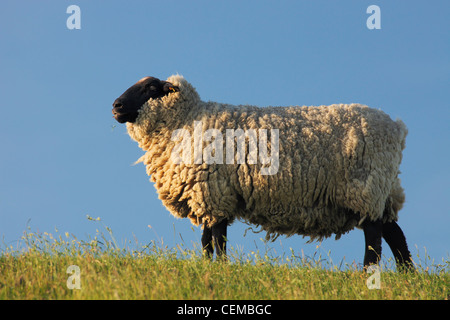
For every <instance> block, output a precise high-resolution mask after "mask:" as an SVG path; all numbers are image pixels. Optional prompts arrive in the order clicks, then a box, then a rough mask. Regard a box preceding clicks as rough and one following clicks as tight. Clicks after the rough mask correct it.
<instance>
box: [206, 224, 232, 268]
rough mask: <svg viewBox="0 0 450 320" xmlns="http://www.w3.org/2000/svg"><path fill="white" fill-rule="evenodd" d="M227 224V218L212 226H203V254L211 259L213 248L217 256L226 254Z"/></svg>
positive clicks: (220, 256) (224, 256)
mask: <svg viewBox="0 0 450 320" xmlns="http://www.w3.org/2000/svg"><path fill="white" fill-rule="evenodd" d="M227 225H228V220H227V219H224V220H222V221H220V222H219V223H217V224H215V225H214V226H212V227H207V226H205V227H204V228H203V235H202V248H203V254H204V255H205V256H206V257H207V258H209V259H212V257H213V254H214V250H216V256H217V257H218V258H226V255H227V242H226V239H227Z"/></svg>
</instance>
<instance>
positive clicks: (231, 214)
mask: <svg viewBox="0 0 450 320" xmlns="http://www.w3.org/2000/svg"><path fill="white" fill-rule="evenodd" d="M167 81H169V82H171V83H172V84H174V85H176V86H178V87H179V89H180V91H179V92H174V93H170V94H169V95H168V96H165V97H163V98H160V99H150V100H149V101H148V102H146V103H145V104H144V105H143V106H142V107H141V109H140V111H139V116H138V118H137V119H136V121H135V123H127V130H128V133H129V135H130V136H131V138H132V139H134V140H135V141H137V142H138V143H139V147H140V148H142V149H143V150H144V151H146V153H145V155H144V156H143V157H141V158H140V159H139V160H138V162H143V163H144V164H145V165H146V168H147V174H148V175H149V176H151V179H150V180H151V181H152V182H155V187H156V190H157V192H158V195H159V198H160V199H161V200H162V202H163V204H164V206H165V207H166V208H167V209H168V210H169V211H170V213H172V214H173V215H174V216H175V217H179V218H185V217H187V218H189V219H190V220H191V221H192V223H193V224H194V225H201V224H206V225H208V226H212V225H214V224H215V223H217V222H219V221H221V220H223V219H224V218H227V219H228V220H229V223H230V224H231V223H232V221H233V220H234V219H235V218H238V219H240V220H243V221H246V222H248V223H251V224H256V225H258V226H260V227H261V228H262V230H264V231H266V232H267V238H268V239H270V238H272V239H273V238H275V237H276V236H278V235H279V234H284V235H288V236H289V235H293V234H300V235H303V236H309V237H310V238H311V240H314V239H323V238H326V237H329V236H331V235H332V234H335V235H336V238H339V237H340V236H341V235H342V234H344V233H346V232H348V231H350V230H351V229H353V228H354V227H358V226H360V224H361V223H362V222H363V221H364V220H365V219H366V218H368V219H370V220H372V221H375V220H378V219H383V221H384V222H389V221H396V220H397V219H398V211H399V210H400V209H401V208H402V206H403V203H404V201H405V196H404V193H403V189H402V187H401V186H400V180H399V178H398V174H399V165H400V162H401V159H402V150H403V149H404V147H405V137H406V135H407V128H406V126H405V125H404V123H403V122H402V121H401V120H397V121H393V120H391V119H390V117H389V116H388V115H386V114H385V113H384V112H383V111H380V110H376V109H372V108H369V107H367V106H363V105H359V104H350V105H346V104H339V105H330V106H319V107H307V106H303V107H297V106H293V107H264V108H260V107H255V106H248V105H241V106H235V105H229V104H222V103H217V102H204V101H202V100H201V99H200V97H199V95H198V93H197V92H196V90H195V89H194V88H193V87H192V85H191V84H190V83H188V82H187V81H186V80H185V79H184V78H183V77H182V76H180V75H175V76H171V77H169V78H168V79H167ZM194 121H202V124H203V128H202V130H203V132H205V131H206V130H207V129H209V128H216V129H219V130H220V131H221V132H222V134H223V136H224V137H225V130H226V129H238V128H240V129H243V130H244V131H245V130H246V129H251V128H253V129H279V169H278V172H277V174H274V175H262V174H261V167H262V164H260V163H259V162H258V163H257V164H247V162H246V163H245V164H210V165H207V164H183V163H182V164H175V163H174V162H173V161H172V159H171V152H172V149H173V147H174V146H175V144H176V143H178V142H177V141H172V140H171V138H172V132H173V131H174V130H176V129H181V128H183V129H187V130H188V131H189V132H190V133H191V136H193V127H194V125H193V124H194ZM268 131H269V132H270V130H268ZM224 140H225V139H224ZM268 140H269V141H270V138H268ZM203 144H204V145H203V147H205V146H206V145H207V144H209V143H206V142H203ZM246 152H248V149H246ZM192 154H193V153H192ZM223 154H224V155H225V150H224V153H223ZM247 156H248V155H246V157H247Z"/></svg>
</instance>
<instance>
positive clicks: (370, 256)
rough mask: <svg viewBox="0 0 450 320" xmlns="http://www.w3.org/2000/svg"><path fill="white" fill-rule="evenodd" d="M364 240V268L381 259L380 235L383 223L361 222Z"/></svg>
mask: <svg viewBox="0 0 450 320" xmlns="http://www.w3.org/2000/svg"><path fill="white" fill-rule="evenodd" d="M363 229H364V238H365V241H366V247H365V254H364V267H368V266H369V265H371V264H377V263H378V261H379V260H380V257H381V235H382V231H383V223H382V222H381V220H378V221H369V220H368V219H366V221H364V222H363Z"/></svg>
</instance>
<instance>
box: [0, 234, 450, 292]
mask: <svg viewBox="0 0 450 320" xmlns="http://www.w3.org/2000/svg"><path fill="white" fill-rule="evenodd" d="M108 231H109V230H108ZM63 238H64V237H62V236H59V238H54V237H53V236H52V235H49V234H33V233H27V234H26V235H25V236H24V243H25V246H24V248H22V249H20V250H18V249H15V250H12V249H11V248H7V249H4V250H3V252H1V253H0V300H1V299H448V298H449V283H450V274H449V268H448V266H449V261H444V264H443V265H438V266H434V267H435V270H437V271H435V272H432V273H429V272H427V271H426V270H423V268H421V267H420V266H419V268H418V270H419V271H418V272H413V273H406V274H405V273H396V272H393V271H383V272H381V278H380V280H381V281H380V284H381V288H380V289H379V290H376V289H374V290H369V289H368V288H367V286H366V280H367V279H368V277H369V276H370V275H368V274H367V273H365V272H362V271H358V270H354V269H351V268H347V270H345V271H339V270H337V269H338V268H337V267H333V266H332V267H331V268H330V266H328V267H327V268H323V267H320V266H318V265H319V264H320V263H317V261H314V260H312V259H309V260H304V259H299V258H296V257H292V258H291V259H289V258H285V259H284V261H282V263H280V262H279V261H275V262H274V260H273V259H271V258H269V257H267V256H266V257H260V256H258V255H255V256H253V257H251V258H250V257H242V256H241V257H237V258H233V262H220V261H219V262H210V261H206V260H205V259H202V258H201V256H200V254H199V253H198V252H197V253H196V252H193V251H186V250H181V249H180V248H178V249H176V250H169V249H161V248H159V247H157V246H156V245H155V244H152V245H150V246H147V247H146V248H145V249H144V251H140V252H138V251H130V250H126V251H125V250H119V249H116V248H115V247H114V243H113V241H108V240H106V239H105V238H104V237H103V238H98V237H95V238H94V239H93V240H91V241H89V242H86V241H80V240H77V239H76V238H74V237H73V239H71V240H70V239H69V236H68V235H66V238H65V239H63ZM230 251H232V250H230ZM70 265H77V266H79V268H80V280H81V289H79V290H77V289H73V290H70V289H68V288H67V284H66V282H67V279H68V277H69V276H70V275H69V274H67V273H66V269H67V267H68V266H70Z"/></svg>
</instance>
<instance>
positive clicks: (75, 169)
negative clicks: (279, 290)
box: [0, 0, 450, 263]
mask: <svg viewBox="0 0 450 320" xmlns="http://www.w3.org/2000/svg"><path fill="white" fill-rule="evenodd" d="M72 4H76V5H78V6H79V7H80V9H81V29H80V30H69V29H68V28H67V27H66V20H67V18H68V17H69V14H67V13H66V9H67V7H68V6H69V5H72ZM372 4H376V5H378V6H379V7H380V9H381V29H380V30H369V29H368V28H367V27H366V20H367V18H368V17H369V14H367V13H366V9H367V7H368V6H369V5H372ZM449 12H450V2H448V1H432V2H429V1H356V0H355V1H331V0H330V1H284V0H281V1H175V0H174V1H93V0H89V1H17V0H15V1H9V0H3V1H1V3H0V70H1V71H0V92H1V110H2V112H1V120H2V121H1V122H2V123H1V125H0V145H1V148H0V150H1V151H0V155H1V156H0V237H1V242H2V247H4V245H14V244H15V243H16V241H17V240H18V239H20V237H21V235H22V233H23V231H24V230H25V229H26V226H27V221H29V220H30V219H31V220H30V222H29V225H30V227H31V229H32V230H40V231H42V232H43V231H47V232H54V229H55V227H56V228H57V229H58V230H59V231H60V232H70V233H73V234H74V235H76V236H77V237H80V238H82V237H87V236H89V235H91V236H93V235H95V229H96V228H99V225H96V224H95V223H93V222H92V221H88V220H87V219H86V215H90V216H92V217H101V218H102V220H103V223H104V224H105V225H107V226H109V227H111V228H112V230H113V232H114V235H115V237H116V239H118V241H119V242H120V243H124V242H125V241H126V240H131V241H132V242H133V243H134V238H137V239H138V241H139V242H140V243H142V244H145V243H148V242H149V241H151V240H155V239H158V238H163V240H164V243H165V244H167V245H168V246H169V247H173V246H175V245H176V244H178V243H181V242H182V241H184V243H185V244H186V245H187V246H191V243H192V242H193V241H194V242H198V241H199V240H200V237H201V230H200V229H199V228H192V227H191V225H190V223H189V221H187V220H186V221H185V220H176V219H175V218H173V217H172V216H171V215H170V214H169V213H168V212H167V211H166V210H165V209H164V207H163V206H162V204H161V203H160V201H159V200H158V198H157V195H156V191H155V189H154V187H153V185H152V184H151V183H150V182H149V181H148V177H147V175H146V174H145V168H144V167H143V166H142V165H136V166H133V165H132V164H133V162H134V161H135V160H137V159H138V158H139V157H140V156H141V155H142V151H141V150H140V149H139V148H138V146H137V144H136V143H135V142H133V141H131V139H130V138H129V137H128V136H127V134H126V130H125V126H123V125H119V124H118V123H116V122H115V120H114V119H113V118H112V114H111V108H112V106H111V104H112V102H113V101H114V99H115V98H117V97H118V96H119V95H120V94H122V92H123V91H124V90H125V89H127V88H128V87H129V86H130V85H132V84H133V83H134V82H136V81H137V80H138V79H140V78H142V77H144V76H155V77H158V78H162V79H165V78H167V77H168V76H170V75H172V74H175V73H179V74H182V75H184V76H185V78H187V80H188V81H190V82H191V83H192V84H193V85H194V86H195V87H196V88H197V90H198V92H199V94H200V96H201V97H202V99H204V100H215V101H219V102H227V103H234V104H245V103H248V104H254V105H260V106H268V105H322V104H325V105H327V104H333V103H353V102H355V103H363V104H367V105H369V106H372V107H375V108H381V109H383V110H384V111H385V112H386V113H388V114H389V115H390V116H391V117H392V118H401V119H402V120H403V121H404V122H405V123H406V125H407V126H408V128H409V135H408V137H407V147H406V149H405V151H404V158H403V162H402V165H401V171H402V174H401V179H402V184H403V186H404V188H405V191H406V197H407V200H406V204H405V206H404V208H403V210H402V211H401V212H400V220H399V224H400V226H401V227H402V228H403V230H404V232H405V234H406V237H407V240H408V243H409V246H410V249H411V251H412V253H413V256H414V255H415V254H417V253H418V252H419V253H420V254H421V255H422V257H423V255H424V252H425V249H424V248H426V251H427V254H428V255H430V257H431V258H433V259H435V260H436V261H437V262H439V261H440V260H441V259H442V258H443V257H444V258H447V257H448V253H449V244H450V241H449V240H450V236H449V233H448V229H449V227H450V219H449V213H450V209H449V208H450V200H449V199H450V187H449V181H450V172H449V169H448V163H449V156H450V143H449V135H450V126H449V120H450V104H449V101H450V90H449V89H450V23H449V21H448V14H449ZM148 225H151V226H152V228H151V229H150V228H149V227H148ZM246 228H247V226H246V225H244V224H242V223H236V224H235V225H233V226H232V227H231V228H229V234H228V237H229V238H230V243H231V245H232V246H239V248H241V249H243V250H244V251H245V252H249V251H251V250H254V249H255V244H256V245H257V247H258V248H259V249H261V250H262V249H264V244H263V243H262V241H261V240H260V238H262V237H263V235H262V234H252V233H251V232H247V234H246V236H245V237H244V230H245V229H246ZM180 234H181V235H182V238H183V240H181V237H180ZM280 241H281V245H280ZM306 241H307V239H306V238H305V239H303V238H302V237H301V236H294V237H291V238H288V239H286V238H285V237H280V238H279V239H278V240H277V241H276V242H275V243H273V244H269V246H271V247H273V248H274V249H275V250H277V252H282V251H283V250H286V251H289V248H290V247H292V248H293V249H294V250H295V252H296V253H297V254H300V252H301V250H303V252H304V253H305V254H306V255H313V254H314V252H315V251H318V252H319V253H322V254H323V255H326V254H327V253H328V251H331V257H332V259H333V260H334V261H338V262H339V261H340V260H341V259H343V258H344V257H345V261H346V262H349V263H351V262H352V261H353V260H356V262H357V263H360V262H362V258H363V246H364V238H363V233H362V232H361V231H360V230H354V231H352V232H350V233H349V234H347V235H344V236H343V237H342V238H341V239H340V240H339V241H335V240H334V239H330V240H326V241H324V242H323V243H322V244H321V246H320V247H319V249H317V245H318V243H312V244H307V243H306ZM416 247H417V248H416ZM383 253H384V254H385V255H386V256H387V257H390V256H391V254H390V251H389V248H388V247H387V246H386V245H385V246H384V250H383Z"/></svg>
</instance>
